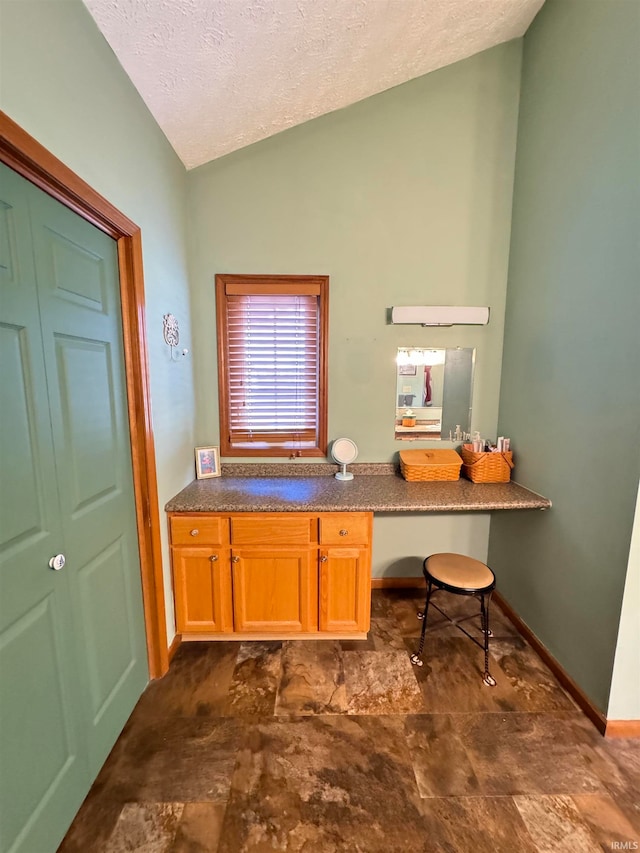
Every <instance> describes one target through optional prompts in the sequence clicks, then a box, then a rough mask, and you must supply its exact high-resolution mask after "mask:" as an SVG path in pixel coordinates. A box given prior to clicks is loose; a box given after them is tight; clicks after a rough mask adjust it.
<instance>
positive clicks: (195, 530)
mask: <svg viewBox="0 0 640 853" xmlns="http://www.w3.org/2000/svg"><path fill="white" fill-rule="evenodd" d="M198 533H200V531H199V530H197V529H196V528H194V529H193V530H192V531H191V535H192V536H197V535H198Z"/></svg>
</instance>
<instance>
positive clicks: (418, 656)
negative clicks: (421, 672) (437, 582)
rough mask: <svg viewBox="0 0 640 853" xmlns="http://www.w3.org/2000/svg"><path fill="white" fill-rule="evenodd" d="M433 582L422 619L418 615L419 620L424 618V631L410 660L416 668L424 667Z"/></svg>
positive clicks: (428, 584) (428, 586) (428, 592)
mask: <svg viewBox="0 0 640 853" xmlns="http://www.w3.org/2000/svg"><path fill="white" fill-rule="evenodd" d="M431 586H432V584H431V581H429V582H428V583H427V598H426V601H425V603H424V610H423V611H422V617H421V616H420V613H418V618H419V619H420V618H422V631H421V632H420V645H419V646H418V651H417V652H414V653H413V654H412V655H411V657H410V658H409V660H410V661H411V663H412V664H414V666H422V660H421V656H422V652H423V649H424V635H425V634H426V632H427V616H428V615H429V599H430V598H431Z"/></svg>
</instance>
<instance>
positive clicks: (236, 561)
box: [231, 557, 240, 563]
mask: <svg viewBox="0 0 640 853" xmlns="http://www.w3.org/2000/svg"><path fill="white" fill-rule="evenodd" d="M231 560H232V561H233V562H234V563H239V562H240V557H232V558H231Z"/></svg>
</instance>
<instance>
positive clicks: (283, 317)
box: [216, 275, 329, 456]
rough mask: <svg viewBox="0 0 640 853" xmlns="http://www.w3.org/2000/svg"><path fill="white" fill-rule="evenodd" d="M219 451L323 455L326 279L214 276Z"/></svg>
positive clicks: (317, 277) (250, 453)
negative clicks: (218, 397)
mask: <svg viewBox="0 0 640 853" xmlns="http://www.w3.org/2000/svg"><path fill="white" fill-rule="evenodd" d="M216 306H217V330H218V389H219V396H220V447H221V452H222V455H225V456H291V455H296V456H325V455H326V449H327V404H326V399H327V325H328V322H327V321H328V307H329V277H328V276H288V275H281V276H268V275H252V276H245V275H217V276H216Z"/></svg>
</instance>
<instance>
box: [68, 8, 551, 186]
mask: <svg viewBox="0 0 640 853" xmlns="http://www.w3.org/2000/svg"><path fill="white" fill-rule="evenodd" d="M543 2H544V0H84V3H85V5H86V6H87V8H88V9H89V11H90V13H91V14H92V16H93V18H94V19H95V21H96V23H97V24H98V27H99V28H100V30H101V31H102V33H103V34H104V36H105V38H106V39H107V41H108V42H109V44H110V45H111V47H112V49H113V51H114V52H115V54H116V56H117V57H118V59H119V60H120V63H121V65H122V66H123V68H124V69H125V71H126V72H127V74H128V75H129V77H130V78H131V81H132V82H133V84H134V86H135V87H136V89H137V90H138V92H139V93H140V95H141V96H142V98H143V99H144V101H145V103H146V104H147V106H148V107H149V110H150V111H151V113H152V114H153V116H154V117H155V119H156V121H157V122H158V124H159V125H160V127H161V128H162V130H163V131H164V133H165V134H166V136H167V138H168V139H169V141H170V142H171V144H172V146H173V147H174V149H175V151H176V152H177V154H178V156H179V157H180V159H181V160H182V162H183V163H184V164H185V166H186V167H187V168H188V169H192V168H194V167H196V166H199V165H201V164H202V163H206V162H208V161H209V160H213V159H215V158H216V157H221V156H222V155H223V154H228V153H229V152H230V151H235V150H236V149H238V148H242V147H243V146H245V145H249V144H251V143H252V142H257V141H258V140H260V139H265V138H266V137H268V136H272V135H273V134H274V133H278V132H279V131H281V130H285V129H286V128H288V127H292V126H293V125H296V124H300V123H301V122H304V121H308V120H309V119H312V118H315V117H316V116H320V115H323V114H325V113H328V112H331V111H332V110H337V109H340V108H341V107H346V106H349V104H353V103H355V102H356V101H360V100H362V99H363V98H367V97H369V96H370V95H374V94H376V93H377V92H382V91H384V90H385V89H389V88H391V87H392V86H397V85H398V84H399V83H404V82H406V81H407V80H411V79H413V78H414V77H419V76H421V75H422V74H426V73H427V72H428V71H434V70H435V69H436V68H442V67H443V66H445V65H450V64H451V63H452V62H457V61H458V60H460V59H464V58H465V57H467V56H471V55H472V54H474V53H478V52H480V51H481V50H486V49H487V48H489V47H493V46H494V45H496V44H500V43H501V42H505V41H508V40H509V39H512V38H516V37H517V36H521V35H523V33H524V32H525V31H526V29H527V27H528V26H529V24H530V23H531V21H532V20H533V18H534V17H535V15H536V13H537V12H538V10H539V9H540V7H541V6H542V3H543Z"/></svg>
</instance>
